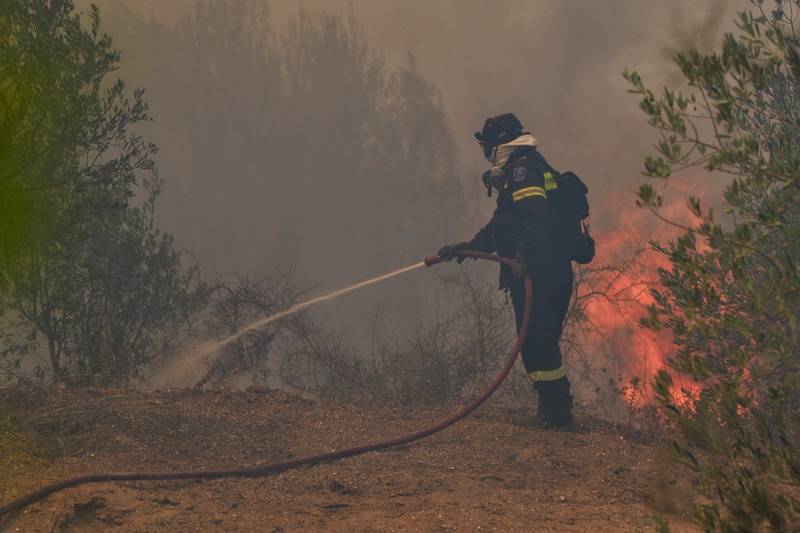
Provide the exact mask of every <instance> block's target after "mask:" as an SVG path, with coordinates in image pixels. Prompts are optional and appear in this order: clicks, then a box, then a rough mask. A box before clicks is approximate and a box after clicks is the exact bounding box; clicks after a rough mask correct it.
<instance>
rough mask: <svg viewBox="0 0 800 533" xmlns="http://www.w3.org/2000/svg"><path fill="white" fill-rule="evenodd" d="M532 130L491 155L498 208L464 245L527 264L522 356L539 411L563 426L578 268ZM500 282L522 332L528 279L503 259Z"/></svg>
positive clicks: (568, 409)
mask: <svg viewBox="0 0 800 533" xmlns="http://www.w3.org/2000/svg"><path fill="white" fill-rule="evenodd" d="M527 137H529V138H530V139H526V138H525V136H521V137H519V138H517V139H515V141H513V142H511V143H508V145H505V146H500V147H498V148H500V149H505V151H506V154H507V155H506V156H505V157H503V158H502V159H503V160H502V161H497V157H495V158H494V160H493V163H494V164H495V167H494V168H493V169H492V171H491V172H492V173H493V174H494V175H493V176H491V181H492V183H494V184H495V188H496V189H497V190H498V196H497V208H496V209H495V211H494V215H493V216H492V219H491V220H490V221H489V223H488V224H486V226H484V227H483V228H482V229H481V230H480V231H478V233H477V234H476V235H475V237H474V238H473V239H472V240H471V241H470V242H469V243H466V247H467V248H469V249H472V250H479V251H482V252H487V253H491V252H496V253H497V254H499V255H501V256H505V257H515V256H519V257H521V258H523V259H524V261H525V263H526V264H527V268H528V272H529V274H530V277H531V281H532V284H533V306H532V316H531V321H530V325H529V329H528V335H527V337H526V338H525V343H524V344H523V346H522V359H523V362H524V364H525V369H526V371H527V372H528V375H529V376H530V378H531V380H532V381H533V383H534V388H535V389H536V391H537V392H538V395H539V411H538V417H539V418H540V419H541V421H542V422H544V423H546V424H548V425H551V426H556V427H563V426H565V425H569V424H572V397H571V395H570V383H569V380H568V379H567V375H566V372H565V370H564V366H563V364H562V360H561V349H560V347H559V341H560V339H561V333H562V330H563V324H564V318H565V316H566V313H567V310H568V307H569V304H570V300H571V296H572V290H573V288H572V285H573V273H572V266H571V263H570V260H569V259H567V258H565V257H564V254H563V252H561V251H560V250H559V243H558V242H556V239H555V234H556V233H555V232H554V231H553V230H554V220H553V218H554V217H553V212H552V211H553V210H552V208H550V206H549V205H548V193H549V192H550V191H552V190H554V189H556V188H557V184H556V181H555V176H556V175H557V172H556V171H555V170H554V169H553V168H552V167H551V166H550V165H549V164H548V163H547V161H546V160H545V158H544V157H543V156H542V155H541V153H540V152H539V151H538V150H537V149H536V146H535V145H536V141H535V139H533V137H531V136H530V135H527ZM509 145H511V146H509ZM498 148H495V153H497V151H498ZM500 151H502V150H500ZM500 288H501V289H504V290H508V291H510V292H511V299H512V302H513V305H514V314H515V316H516V321H517V331H519V328H520V326H521V321H522V318H523V310H524V305H525V291H524V286H523V281H522V280H521V279H520V278H518V277H517V276H516V275H514V274H513V273H512V271H511V268H510V267H508V266H507V265H505V264H504V265H501V270H500Z"/></svg>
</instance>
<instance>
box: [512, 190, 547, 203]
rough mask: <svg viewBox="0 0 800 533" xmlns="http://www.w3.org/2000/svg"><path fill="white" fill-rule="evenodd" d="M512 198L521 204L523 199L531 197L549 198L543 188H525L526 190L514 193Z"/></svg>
mask: <svg viewBox="0 0 800 533" xmlns="http://www.w3.org/2000/svg"><path fill="white" fill-rule="evenodd" d="M512 196H513V198H514V201H515V202H519V201H520V200H522V199H523V198H528V197H530V196H541V197H542V198H547V193H545V192H544V189H542V188H541V187H525V188H524V189H520V190H518V191H514V194H513V195H512Z"/></svg>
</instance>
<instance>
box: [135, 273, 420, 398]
mask: <svg viewBox="0 0 800 533" xmlns="http://www.w3.org/2000/svg"><path fill="white" fill-rule="evenodd" d="M426 265H427V266H430V265H428V263H426V261H420V262H419V263H414V264H413V265H410V266H407V267H403V268H398V269H397V270H393V271H392V272H387V273H386V274H381V275H380V276H375V277H374V278H370V279H366V280H363V281H359V282H357V283H354V284H352V285H350V286H348V287H344V288H342V289H336V290H334V291H331V292H329V293H327V294H323V295H322V296H318V297H316V298H313V299H311V300H308V301H305V302H301V303H298V304H295V305H293V306H291V307H289V308H288V309H285V310H283V311H280V312H278V313H274V314H272V315H269V316H266V317H263V318H259V319H258V320H255V321H253V322H251V323H250V324H248V325H246V326H244V327H242V328H240V329H239V330H238V331H236V332H235V333H233V334H231V335H229V336H228V337H226V338H224V339H221V340H217V341H210V342H204V343H201V344H199V345H195V346H193V347H192V348H190V349H188V350H186V351H184V352H183V353H182V354H180V355H178V356H176V357H174V358H173V359H171V360H170V361H168V362H167V363H166V364H165V365H164V366H163V367H162V368H160V369H159V370H158V372H157V373H156V374H155V376H153V378H152V379H151V380H149V384H150V385H151V387H152V388H156V389H157V388H162V387H164V386H166V385H168V384H170V383H173V384H174V383H175V382H176V381H180V379H179V377H180V376H182V375H184V376H185V375H186V374H189V373H191V374H192V380H191V381H192V382H193V383H190V384H189V385H190V386H191V385H194V384H195V383H196V385H195V386H200V385H201V384H202V383H203V380H202V379H200V378H201V376H202V374H203V372H202V371H198V370H197V367H198V366H201V365H206V366H208V365H210V364H211V363H212V362H213V359H215V358H216V357H217V356H218V353H219V351H220V350H221V349H222V348H224V347H225V346H227V345H228V344H230V343H232V342H233V341H235V340H236V339H238V338H240V337H241V336H242V335H244V334H246V333H248V332H250V331H254V330H257V329H259V328H262V327H264V326H266V325H268V324H271V323H272V322H275V321H276V320H280V319H281V318H285V317H287V316H290V315H293V314H295V313H299V312H300V311H302V310H304V309H308V308H309V307H312V306H314V305H317V304H320V303H323V302H327V301H330V300H333V299H334V298H338V297H339V296H343V295H345V294H347V293H349V292H352V291H355V290H358V289H362V288H364V287H368V286H370V285H374V284H376V283H380V282H381V281H385V280H387V279H390V278H393V277H396V276H399V275H401V274H405V273H406V272H411V271H412V270H416V269H418V268H421V267H423V266H426ZM189 369H192V370H191V371H190V370H189ZM184 379H186V378H185V377H184ZM198 379H200V381H198ZM184 384H186V383H184Z"/></svg>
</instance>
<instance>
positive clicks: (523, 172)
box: [511, 166, 528, 183]
mask: <svg viewBox="0 0 800 533" xmlns="http://www.w3.org/2000/svg"><path fill="white" fill-rule="evenodd" d="M527 178H528V169H527V168H525V167H521V166H520V167H514V170H513V172H512V175H511V179H513V180H514V182H515V183H519V182H521V181H525V180H526V179H527Z"/></svg>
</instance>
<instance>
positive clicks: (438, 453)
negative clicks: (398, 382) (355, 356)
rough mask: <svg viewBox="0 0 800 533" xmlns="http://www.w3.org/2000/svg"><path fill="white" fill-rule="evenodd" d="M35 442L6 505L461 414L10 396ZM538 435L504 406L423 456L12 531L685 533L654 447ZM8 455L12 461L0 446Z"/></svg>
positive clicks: (223, 397)
mask: <svg viewBox="0 0 800 533" xmlns="http://www.w3.org/2000/svg"><path fill="white" fill-rule="evenodd" d="M0 400H1V401H2V403H5V405H6V408H7V409H9V410H10V414H11V418H12V420H16V423H15V426H16V427H17V428H18V429H20V430H21V431H23V432H24V435H25V439H29V440H28V442H29V444H27V445H26V446H25V447H24V449H22V450H19V449H18V450H16V451H15V452H14V453H10V452H8V449H9V448H6V451H7V452H8V453H6V454H5V455H6V457H5V458H3V457H0V500H1V501H2V502H3V503H6V502H8V501H9V500H10V499H12V498H14V497H17V496H19V495H20V494H21V493H23V492H25V491H28V490H31V489H34V488H36V487H38V486H40V485H41V484H43V483H44V482H47V481H54V480H57V479H60V478H62V477H66V476H73V475H77V474H81V473H90V472H98V471H139V470H145V471H153V470H180V469H201V468H217V467H238V466H248V465H254V464H258V463H265V462H274V461H281V460H285V459H287V458H291V457H298V456H301V455H306V454H311V453H319V452H322V451H331V450H334V449H339V448H342V447H347V446H351V445H355V444H362V443H366V442H372V441H376V440H383V439H384V438H386V437H391V436H396V435H399V434H402V433H405V432H408V431H410V430H416V429H419V428H420V427H422V426H425V425H427V424H429V423H431V422H433V421H435V420H438V419H441V418H443V417H444V416H446V415H448V414H450V412H451V411H452V410H453V407H451V408H449V409H444V408H442V409H436V410H434V411H432V412H431V411H425V410H415V411H409V410H401V409H390V408H382V407H381V408H365V407H357V406H352V405H331V404H328V403H325V402H320V401H312V400H306V399H302V398H299V397H297V396H293V395H290V394H287V393H284V392H279V391H266V390H251V391H247V392H227V391H187V390H181V391H166V392H148V393H145V392H136V391H128V390H98V389H90V390H87V389H81V390H68V389H64V390H58V389H56V390H51V391H42V390H41V389H22V388H14V389H6V390H4V391H0ZM579 421H580V422H581V425H582V426H583V428H584V431H583V432H580V433H557V432H551V431H542V430H539V429H535V428H533V427H531V426H530V424H529V413H528V412H527V410H526V409H523V408H522V407H521V406H518V405H516V404H512V403H510V402H508V401H505V400H503V399H500V400H490V402H489V403H488V404H487V405H485V406H483V407H482V408H481V409H479V410H478V412H477V413H476V414H474V415H473V416H472V417H470V418H468V419H467V420H465V421H463V422H461V423H459V424H457V425H456V426H454V427H451V428H450V429H448V430H446V431H444V432H442V433H439V434H437V435H433V436H431V437H428V438H427V439H425V440H422V441H420V442H418V443H415V444H412V445H410V446H406V447H402V448H399V449H394V450H390V451H385V452H378V453H370V454H366V455H362V456H359V457H355V458H350V459H345V460H342V461H339V462H336V463H329V464H324V465H318V466H314V467H311V468H303V469H298V470H292V471H287V472H284V473H281V474H275V475H272V476H269V477H265V478H260V479H227V480H217V481H203V482H197V481H190V482H189V481H181V482H135V483H117V484H97V485H87V486H82V487H78V488H74V489H69V490H66V491H64V492H61V493H58V494H55V495H53V496H50V497H49V498H47V499H46V500H44V501H43V502H40V503H37V504H34V505H32V506H30V507H29V508H27V509H26V510H25V511H24V512H22V513H19V514H17V515H16V516H14V517H12V519H11V520H7V521H6V522H5V523H4V524H3V525H2V526H0V528H5V530H7V531H26V532H27V531H45V532H52V531H77V532H82V531H140V532H145V531H178V532H183V531H187V532H188V531H199V530H206V531H267V532H285V531H309V530H311V531H315V530H320V531H321V530H324V531H478V530H480V531H484V530H487V531H491V530H494V531H558V532H562V531H594V532H600V531H613V532H618V531H655V530H656V526H655V522H654V516H655V515H656V514H657V513H661V514H664V515H666V516H667V517H668V519H669V521H670V525H671V527H672V530H673V531H694V529H693V528H692V526H691V525H690V523H689V510H688V509H689V505H690V504H691V498H692V494H693V490H692V484H691V480H690V479H688V477H687V476H686V474H685V473H683V472H681V471H680V470H679V469H678V468H676V467H675V466H674V465H673V464H671V463H670V462H669V460H668V459H667V457H666V453H665V451H664V449H663V448H662V447H661V446H659V445H658V444H657V443H648V442H647V441H645V440H643V439H641V438H637V437H636V436H635V435H631V434H628V433H625V432H623V431H621V430H619V429H615V428H613V427H608V426H603V425H602V424H599V423H597V422H593V421H591V420H586V419H581V420H579ZM0 450H2V448H0Z"/></svg>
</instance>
